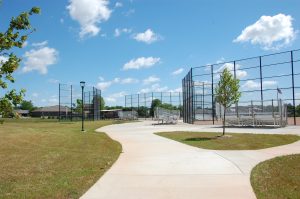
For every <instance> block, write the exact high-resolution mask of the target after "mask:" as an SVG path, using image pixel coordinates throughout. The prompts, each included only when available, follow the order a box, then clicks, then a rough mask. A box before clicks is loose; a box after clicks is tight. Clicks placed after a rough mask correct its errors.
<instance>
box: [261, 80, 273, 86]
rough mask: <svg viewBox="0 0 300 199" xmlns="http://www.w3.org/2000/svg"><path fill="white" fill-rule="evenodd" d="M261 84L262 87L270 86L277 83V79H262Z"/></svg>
mask: <svg viewBox="0 0 300 199" xmlns="http://www.w3.org/2000/svg"><path fill="white" fill-rule="evenodd" d="M262 84H263V86H264V87H271V86H275V85H276V84H277V81H273V80H271V81H263V83H262Z"/></svg>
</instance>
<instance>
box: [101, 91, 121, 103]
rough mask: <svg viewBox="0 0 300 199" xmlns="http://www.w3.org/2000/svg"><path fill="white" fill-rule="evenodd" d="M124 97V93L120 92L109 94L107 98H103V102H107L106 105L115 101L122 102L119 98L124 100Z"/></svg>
mask: <svg viewBox="0 0 300 199" xmlns="http://www.w3.org/2000/svg"><path fill="white" fill-rule="evenodd" d="M125 95H126V92H125V91H121V92H118V93H113V94H110V95H109V96H107V97H104V100H105V102H108V103H116V102H117V101H123V99H121V98H124V96H125Z"/></svg>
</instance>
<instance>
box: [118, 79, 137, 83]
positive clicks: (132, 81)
mask: <svg viewBox="0 0 300 199" xmlns="http://www.w3.org/2000/svg"><path fill="white" fill-rule="evenodd" d="M138 82H139V80H138V79H134V78H125V79H122V80H121V84H135V83H138Z"/></svg>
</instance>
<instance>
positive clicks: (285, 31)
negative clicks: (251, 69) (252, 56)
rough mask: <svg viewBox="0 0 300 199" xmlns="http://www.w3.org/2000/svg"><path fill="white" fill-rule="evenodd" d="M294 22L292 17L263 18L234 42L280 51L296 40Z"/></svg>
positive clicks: (245, 30) (281, 15) (275, 16)
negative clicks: (248, 43)
mask: <svg viewBox="0 0 300 199" xmlns="http://www.w3.org/2000/svg"><path fill="white" fill-rule="evenodd" d="M292 21H293V18H292V17H291V16H290V15H284V14H278V15H274V16H261V17H260V19H259V20H258V21H256V22H255V23H254V24H252V25H250V26H248V27H246V28H245V29H244V30H243V31H242V33H241V34H240V35H239V36H238V37H237V38H236V39H235V40H233V41H234V42H251V44H258V45H260V46H261V47H262V48H263V49H264V50H274V49H280V48H281V47H284V46H286V45H288V44H290V43H291V42H292V41H293V40H294V39H295V38H296V31H294V28H293V24H292Z"/></svg>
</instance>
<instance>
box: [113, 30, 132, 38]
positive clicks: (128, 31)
mask: <svg viewBox="0 0 300 199" xmlns="http://www.w3.org/2000/svg"><path fill="white" fill-rule="evenodd" d="M131 32H132V29H130V28H122V29H119V28H116V29H115V34H114V36H115V37H120V36H121V35H122V34H123V33H125V34H128V33H131Z"/></svg>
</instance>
